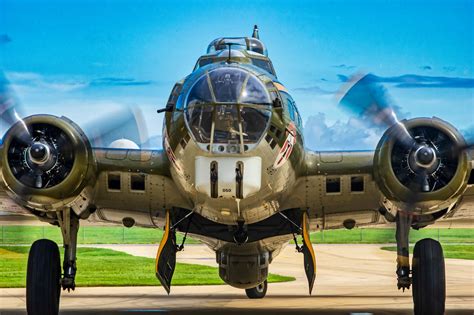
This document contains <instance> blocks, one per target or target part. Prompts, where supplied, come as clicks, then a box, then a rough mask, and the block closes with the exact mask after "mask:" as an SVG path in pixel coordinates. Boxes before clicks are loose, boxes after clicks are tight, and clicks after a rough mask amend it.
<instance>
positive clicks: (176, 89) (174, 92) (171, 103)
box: [166, 83, 183, 109]
mask: <svg viewBox="0 0 474 315" xmlns="http://www.w3.org/2000/svg"><path fill="white" fill-rule="evenodd" d="M182 87H183V86H182V85H181V84H179V83H177V84H175V85H174V87H173V90H172V91H171V94H170V97H169V98H168V102H167V103H166V108H172V109H174V108H175V105H176V101H177V100H178V97H179V94H180V93H181V88H182Z"/></svg>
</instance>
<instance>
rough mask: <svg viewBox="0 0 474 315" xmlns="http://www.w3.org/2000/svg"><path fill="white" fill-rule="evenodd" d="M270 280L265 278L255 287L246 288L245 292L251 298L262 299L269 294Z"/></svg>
mask: <svg viewBox="0 0 474 315" xmlns="http://www.w3.org/2000/svg"><path fill="white" fill-rule="evenodd" d="M267 289H268V282H267V280H265V281H264V282H263V283H261V284H260V285H258V286H256V287H255V288H250V289H245V293H246V294H247V297H248V298H249V299H262V298H264V297H265V295H266V294H267Z"/></svg>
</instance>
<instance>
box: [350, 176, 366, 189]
mask: <svg viewBox="0 0 474 315" xmlns="http://www.w3.org/2000/svg"><path fill="white" fill-rule="evenodd" d="M351 191H352V192H361V191H364V177H363V176H351Z"/></svg>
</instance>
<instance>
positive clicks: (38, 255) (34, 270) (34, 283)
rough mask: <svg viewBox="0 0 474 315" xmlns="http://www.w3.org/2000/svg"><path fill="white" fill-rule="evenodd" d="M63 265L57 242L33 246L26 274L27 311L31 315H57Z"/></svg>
mask: <svg viewBox="0 0 474 315" xmlns="http://www.w3.org/2000/svg"><path fill="white" fill-rule="evenodd" d="M60 279H61V265H60V259H59V249H58V245H56V243H55V242H53V241H50V240H45V239H43V240H38V241H36V242H34V243H33V245H31V249H30V254H29V256H28V268H27V273H26V310H27V312H28V314H29V315H56V314H58V312H59V298H60V296H61V284H60Z"/></svg>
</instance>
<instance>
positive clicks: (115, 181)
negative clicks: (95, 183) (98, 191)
mask: <svg viewBox="0 0 474 315" xmlns="http://www.w3.org/2000/svg"><path fill="white" fill-rule="evenodd" d="M107 187H108V188H109V190H115V191H120V190H121V189H122V186H121V180H120V174H110V173H109V174H107Z"/></svg>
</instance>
